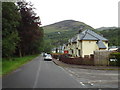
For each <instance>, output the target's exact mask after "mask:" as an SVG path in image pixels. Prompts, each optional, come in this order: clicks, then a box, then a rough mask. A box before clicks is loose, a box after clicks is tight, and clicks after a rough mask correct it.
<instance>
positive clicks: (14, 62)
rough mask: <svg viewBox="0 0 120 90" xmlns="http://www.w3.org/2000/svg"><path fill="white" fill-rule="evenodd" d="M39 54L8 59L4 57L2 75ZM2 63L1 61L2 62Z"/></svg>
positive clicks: (0, 73)
mask: <svg viewBox="0 0 120 90" xmlns="http://www.w3.org/2000/svg"><path fill="white" fill-rule="evenodd" d="M37 56H38V55H31V56H25V57H14V58H12V59H9V60H7V59H6V58H3V59H2V72H0V75H6V74H8V73H10V72H12V71H14V70H16V69H17V68H19V67H20V66H22V65H23V64H25V63H27V62H28V61H30V60H32V59H33V58H35V57H37ZM0 63H1V62H0Z"/></svg>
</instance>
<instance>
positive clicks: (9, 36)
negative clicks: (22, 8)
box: [2, 2, 20, 57]
mask: <svg viewBox="0 0 120 90" xmlns="http://www.w3.org/2000/svg"><path fill="white" fill-rule="evenodd" d="M19 20H20V15H19V13H18V11H17V7H16V5H15V4H14V3H12V2H3V3H2V52H3V53H2V55H3V57H10V56H12V55H13V53H14V52H15V49H16V46H17V43H18V42H19V37H18V32H17V27H18V26H19Z"/></svg>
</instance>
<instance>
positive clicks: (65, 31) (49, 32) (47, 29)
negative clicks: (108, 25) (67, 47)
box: [43, 20, 94, 46]
mask: <svg viewBox="0 0 120 90" xmlns="http://www.w3.org/2000/svg"><path fill="white" fill-rule="evenodd" d="M43 29H44V35H45V40H48V39H49V40H51V42H52V45H53V46H59V45H62V44H64V43H67V41H68V39H70V38H72V37H73V36H74V35H76V34H77V33H78V32H79V30H80V29H83V30H85V29H91V30H94V28H92V27H91V26H89V25H87V24H85V23H83V22H79V21H75V20H64V21H60V22H57V23H54V24H51V25H47V26H44V27H43ZM58 32H59V33H58Z"/></svg>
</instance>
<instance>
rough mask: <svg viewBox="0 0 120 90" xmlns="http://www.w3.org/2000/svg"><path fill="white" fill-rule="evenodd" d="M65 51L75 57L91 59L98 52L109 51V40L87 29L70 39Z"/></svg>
mask: <svg viewBox="0 0 120 90" xmlns="http://www.w3.org/2000/svg"><path fill="white" fill-rule="evenodd" d="M64 50H68V53H69V54H71V55H73V56H75V57H89V56H90V55H93V54H94V51H96V50H108V40H107V39H106V38H104V37H103V36H100V35H99V34H97V33H95V32H93V31H92V30H88V29H87V30H84V31H83V32H81V33H79V34H77V35H76V36H75V37H73V38H71V39H69V40H68V43H67V44H66V46H65V48H64Z"/></svg>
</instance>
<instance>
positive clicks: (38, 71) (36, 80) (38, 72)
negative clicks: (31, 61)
mask: <svg viewBox="0 0 120 90" xmlns="http://www.w3.org/2000/svg"><path fill="white" fill-rule="evenodd" d="M40 64H41V62H39V67H38V70H37V74H36V78H35V82H34V85H33V88H35V87H36V85H37V82H38V78H39V74H40V69H41V65H40Z"/></svg>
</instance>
